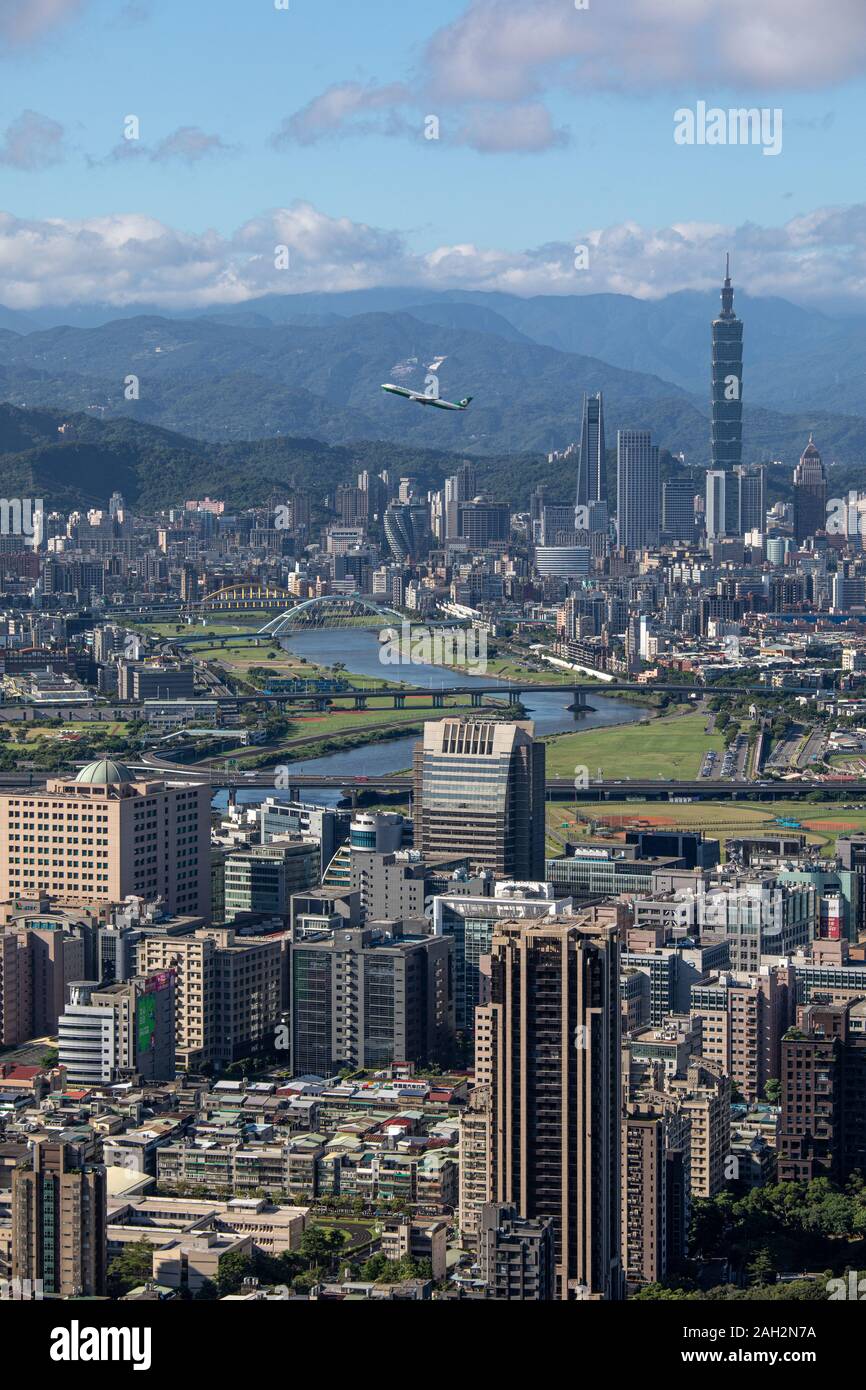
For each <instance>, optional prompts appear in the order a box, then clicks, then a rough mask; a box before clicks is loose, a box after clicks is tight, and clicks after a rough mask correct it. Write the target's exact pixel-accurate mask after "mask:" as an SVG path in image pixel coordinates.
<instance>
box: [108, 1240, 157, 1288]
mask: <svg viewBox="0 0 866 1390" xmlns="http://www.w3.org/2000/svg"><path fill="white" fill-rule="evenodd" d="M152 1278H153V1246H152V1245H151V1244H150V1242H149V1241H147V1240H137V1241H134V1242H132V1243H131V1244H129V1245H125V1246H124V1247H123V1250H122V1251H121V1253H120V1254H119V1255H116V1256H115V1257H114V1259H113V1260H112V1261H111V1263H110V1264H109V1266H108V1295H109V1298H120V1297H121V1295H122V1294H125V1293H129V1291H130V1289H134V1288H137V1287H138V1285H139V1284H144V1283H145V1282H146V1281H147V1280H148V1279H152Z"/></svg>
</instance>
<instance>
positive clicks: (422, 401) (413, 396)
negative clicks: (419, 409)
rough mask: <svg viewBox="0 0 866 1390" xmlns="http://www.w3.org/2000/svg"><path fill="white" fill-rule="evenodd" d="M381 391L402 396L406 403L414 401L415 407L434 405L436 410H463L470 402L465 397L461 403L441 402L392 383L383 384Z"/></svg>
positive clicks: (433, 397) (436, 397)
mask: <svg viewBox="0 0 866 1390" xmlns="http://www.w3.org/2000/svg"><path fill="white" fill-rule="evenodd" d="M382 390H383V391H387V392H388V393H389V395H392V396H403V397H404V399H405V400H407V401H415V403H416V404H417V405H435V406H436V409H437V410H465V409H466V407H467V406H468V405H469V402H470V401H471V400H472V397H471V396H467V397H466V399H465V400H463V401H443V400H442V399H441V398H440V397H439V396H428V395H426V394H425V392H423V391H409V390H407V388H406V387H405V386H394V385H393V383H392V382H390V381H389V382H385V383H384V385H383V386H382Z"/></svg>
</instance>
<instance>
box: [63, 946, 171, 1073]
mask: <svg viewBox="0 0 866 1390" xmlns="http://www.w3.org/2000/svg"><path fill="white" fill-rule="evenodd" d="M58 1034H59V1045H58V1046H59V1056H60V1065H61V1066H62V1067H65V1068H66V1076H67V1079H68V1080H69V1081H70V1082H72V1083H73V1085H80V1086H100V1085H110V1084H111V1083H112V1082H115V1081H120V1080H132V1079H139V1080H142V1081H173V1080H174V1078H175V1071H176V1069H175V974H174V971H171V970H167V971H163V972H161V973H160V974H159V975H152V976H150V977H149V978H148V979H144V978H142V977H140V976H139V977H136V978H135V979H132V980H126V981H124V982H123V983H118V984H112V985H108V986H107V987H103V988H100V987H99V986H98V985H97V984H95V983H93V982H90V981H79V982H77V983H76V984H73V985H72V986H71V987H70V990H69V1003H68V1004H67V1006H66V1008H65V1009H64V1011H63V1014H62V1015H61V1017H60V1022H59V1027H58Z"/></svg>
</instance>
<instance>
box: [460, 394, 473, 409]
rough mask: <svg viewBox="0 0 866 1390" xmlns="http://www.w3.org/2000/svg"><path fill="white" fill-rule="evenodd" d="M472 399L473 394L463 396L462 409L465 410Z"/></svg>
mask: <svg viewBox="0 0 866 1390" xmlns="http://www.w3.org/2000/svg"><path fill="white" fill-rule="evenodd" d="M471 401H472V397H471V396H464V397H463V400H462V401H461V402H460V409H461V410H465V409H466V407H467V405H469V404H470V402H471Z"/></svg>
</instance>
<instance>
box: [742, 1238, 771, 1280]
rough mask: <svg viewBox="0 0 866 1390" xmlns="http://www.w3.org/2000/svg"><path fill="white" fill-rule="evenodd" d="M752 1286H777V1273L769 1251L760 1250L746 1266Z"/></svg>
mask: <svg viewBox="0 0 866 1390" xmlns="http://www.w3.org/2000/svg"><path fill="white" fill-rule="evenodd" d="M746 1273H747V1274H748V1276H749V1283H750V1284H761V1285H764V1284H775V1282H776V1271H775V1269H774V1267H773V1261H772V1258H771V1256H770V1252H769V1250H767V1249H766V1247H765V1248H764V1249H762V1250H759V1251H758V1252H757V1254H756V1255H755V1258H754V1259H753V1260H750V1261H749V1263H748V1264H747V1265H746Z"/></svg>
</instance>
